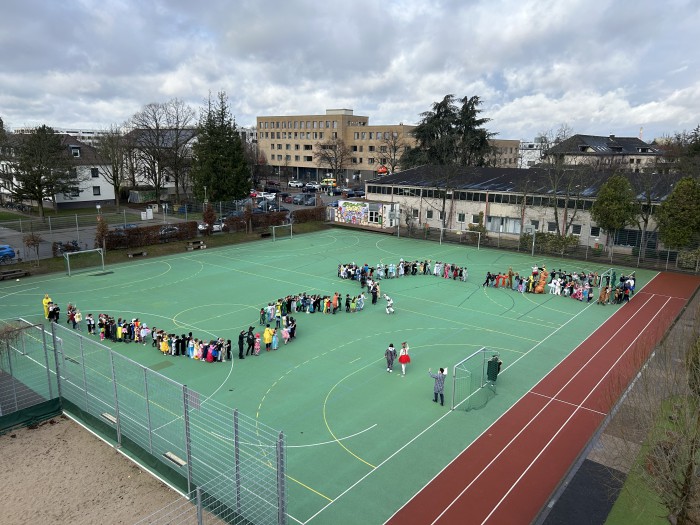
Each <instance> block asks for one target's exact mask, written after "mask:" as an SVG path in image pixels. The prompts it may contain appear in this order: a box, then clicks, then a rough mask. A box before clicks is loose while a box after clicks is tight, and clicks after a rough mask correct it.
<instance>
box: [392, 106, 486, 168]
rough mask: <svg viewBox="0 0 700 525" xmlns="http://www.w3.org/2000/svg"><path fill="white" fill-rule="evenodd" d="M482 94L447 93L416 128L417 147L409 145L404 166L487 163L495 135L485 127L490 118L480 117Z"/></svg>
mask: <svg viewBox="0 0 700 525" xmlns="http://www.w3.org/2000/svg"><path fill="white" fill-rule="evenodd" d="M480 104H481V100H480V99H479V97H477V96H474V97H464V98H461V99H459V100H456V99H455V96H454V95H445V98H443V99H442V100H441V101H440V102H435V103H434V104H433V106H432V109H431V110H430V111H426V112H424V113H422V114H421V121H420V123H419V124H418V125H417V126H416V128H415V129H414V130H413V136H414V137H415V139H416V141H417V146H416V147H414V148H407V150H406V152H405V153H404V155H403V156H402V157H401V166H402V167H404V168H410V167H415V166H420V165H423V164H436V165H439V166H486V165H487V164H488V161H489V158H491V153H492V147H491V144H490V143H489V139H490V138H492V137H493V136H494V133H490V132H489V131H487V130H486V129H485V128H484V127H483V126H484V125H485V124H486V123H488V122H489V121H490V119H488V118H483V117H480V116H479V115H480V113H481V110H480V109H479V105H480Z"/></svg>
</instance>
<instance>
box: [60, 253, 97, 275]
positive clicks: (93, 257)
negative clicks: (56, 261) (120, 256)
mask: <svg viewBox="0 0 700 525" xmlns="http://www.w3.org/2000/svg"><path fill="white" fill-rule="evenodd" d="M63 259H64V260H65V263H66V273H67V274H68V276H69V277H70V276H71V275H73V274H74V273H76V272H78V271H81V270H86V271H90V270H92V269H94V268H95V267H100V268H101V269H102V271H103V272H104V270H105V255H104V252H103V251H102V248H94V249H91V250H83V251H80V252H66V253H64V254H63Z"/></svg>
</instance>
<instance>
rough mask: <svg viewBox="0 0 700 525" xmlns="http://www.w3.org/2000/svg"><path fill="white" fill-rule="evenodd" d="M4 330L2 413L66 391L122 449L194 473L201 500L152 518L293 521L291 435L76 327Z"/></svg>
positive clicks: (192, 485) (179, 472)
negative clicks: (288, 486)
mask: <svg viewBox="0 0 700 525" xmlns="http://www.w3.org/2000/svg"><path fill="white" fill-rule="evenodd" d="M0 329H2V335H3V337H2V341H3V343H2V344H3V348H2V349H0V418H2V419H7V418H3V416H8V415H10V414H13V413H15V412H18V411H21V410H24V409H27V408H30V407H33V406H35V405H38V404H40V403H42V402H44V401H47V400H51V399H57V398H59V397H60V399H61V401H62V403H63V405H64V408H65V407H66V406H68V407H69V408H70V406H71V405H72V406H73V407H75V409H76V413H77V414H78V415H82V416H83V419H85V422H86V423H87V424H88V425H90V424H97V423H98V422H99V424H97V426H99V427H101V431H102V432H103V433H105V434H107V437H111V438H112V439H113V440H114V441H116V443H117V444H118V446H120V447H123V448H125V449H127V450H129V449H133V450H132V452H134V453H135V454H136V455H137V456H139V455H141V456H142V455H143V454H144V453H145V454H148V455H150V456H151V457H153V458H156V459H157V460H158V461H159V462H161V463H162V464H163V465H164V466H167V467H168V468H167V469H161V470H163V471H167V472H168V473H169V474H168V476H169V477H171V479H172V477H173V476H174V477H175V478H178V479H179V480H182V481H183V482H184V481H185V480H186V483H187V491H188V493H189V494H188V495H189V498H190V500H191V502H190V503H187V505H184V506H183V505H182V504H181V503H178V504H177V505H176V506H177V507H178V508H180V510H178V511H177V516H178V518H177V519H175V516H174V515H172V514H164V513H167V512H169V511H167V510H166V509H164V510H163V513H156V514H154V515H153V516H151V517H148V518H146V519H144V520H143V521H142V523H183V524H184V523H197V524H202V523H204V521H203V520H204V519H205V518H206V519H207V521H206V523H228V524H233V523H246V524H256V525H257V524H260V525H263V524H270V525H272V524H277V525H279V524H286V522H287V514H286V512H287V490H286V485H285V481H286V478H285V470H286V449H285V437H284V434H283V433H282V432H279V431H276V430H274V429H272V428H270V427H267V426H265V425H264V424H262V423H260V422H259V421H258V420H256V419H254V418H250V417H248V416H245V415H244V414H242V413H240V412H239V411H238V410H236V409H231V408H229V407H227V406H225V405H222V404H221V403H218V402H217V401H214V400H212V399H208V398H204V397H203V396H201V395H200V394H199V393H198V392H196V391H194V390H191V389H189V388H187V386H185V385H181V384H179V383H177V382H175V381H173V380H171V379H169V378H167V377H165V376H163V375H162V374H159V373H158V372H155V371H153V370H150V369H148V368H146V367H144V366H142V365H140V364H138V363H136V362H135V361H132V360H131V359H129V358H127V357H124V356H122V355H120V354H118V353H117V352H114V351H112V350H111V349H110V348H108V347H107V346H104V345H102V344H100V343H98V342H97V341H94V340H92V339H90V338H87V337H84V336H83V335H81V334H80V333H77V332H75V331H74V330H71V329H69V328H67V327H64V326H60V325H58V324H56V323H52V324H51V329H50V331H48V330H45V329H44V326H43V325H34V324H32V323H29V322H27V321H24V320H22V319H20V320H17V321H13V322H9V323H2V324H0ZM59 410H60V407H59ZM80 411H82V412H83V414H80ZM110 433H111V435H109V434H110ZM192 504H194V505H192Z"/></svg>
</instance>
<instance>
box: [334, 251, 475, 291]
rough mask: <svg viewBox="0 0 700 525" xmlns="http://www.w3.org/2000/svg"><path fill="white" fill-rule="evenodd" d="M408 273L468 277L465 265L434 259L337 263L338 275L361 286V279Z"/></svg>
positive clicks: (395, 276) (454, 277)
mask: <svg viewBox="0 0 700 525" xmlns="http://www.w3.org/2000/svg"><path fill="white" fill-rule="evenodd" d="M408 275H434V276H436V277H444V278H445V279H453V280H455V281H456V280H460V281H466V280H467V278H468V277H469V272H468V271H467V267H466V266H464V267H462V266H459V265H457V264H453V263H448V262H444V261H436V262H435V264H433V263H432V262H431V261H430V260H429V259H428V260H424V261H418V260H415V261H404V260H403V258H402V259H400V260H399V262H398V263H397V264H394V263H389V264H384V263H381V262H380V263H378V264H377V265H376V266H369V264H367V263H365V264H363V265H358V264H355V263H354V262H353V263H347V264H339V265H338V277H340V278H341V279H353V280H356V281H359V282H360V284H361V286H362V287H364V286H365V285H364V284H363V281H366V280H368V279H374V280H377V281H379V280H381V279H395V278H400V277H404V276H408Z"/></svg>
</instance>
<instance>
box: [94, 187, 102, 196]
mask: <svg viewBox="0 0 700 525" xmlns="http://www.w3.org/2000/svg"><path fill="white" fill-rule="evenodd" d="M92 194H93V195H100V187H99V186H93V187H92Z"/></svg>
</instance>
